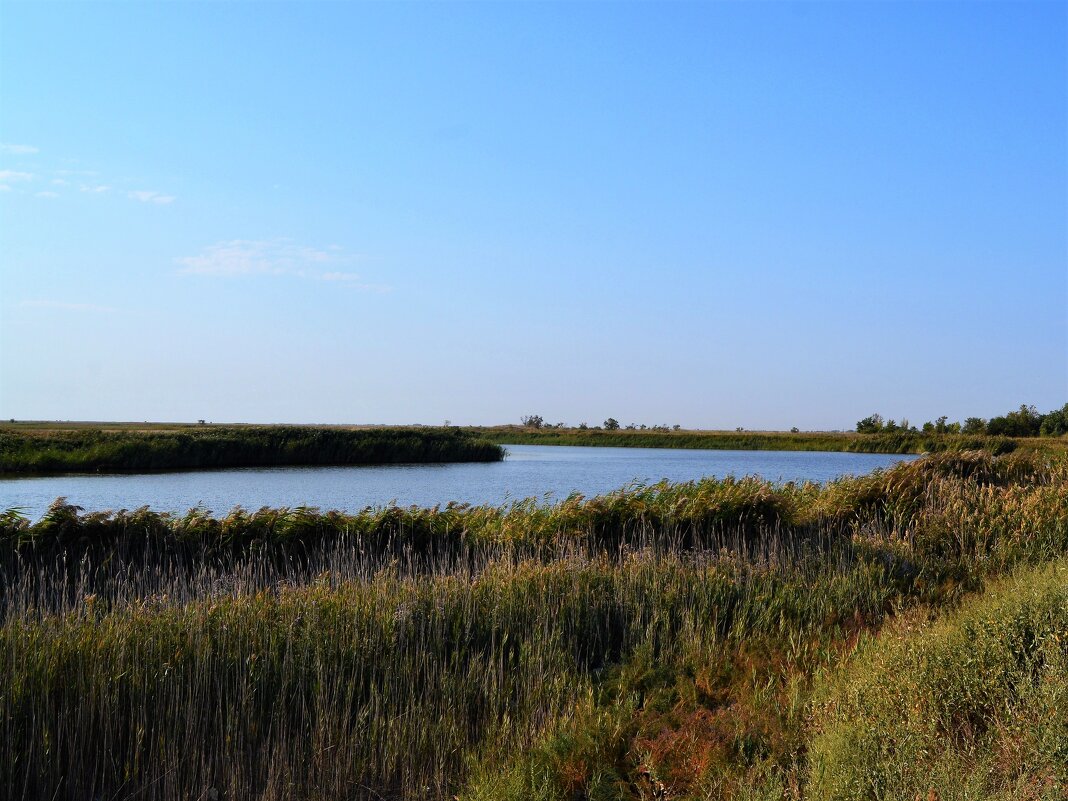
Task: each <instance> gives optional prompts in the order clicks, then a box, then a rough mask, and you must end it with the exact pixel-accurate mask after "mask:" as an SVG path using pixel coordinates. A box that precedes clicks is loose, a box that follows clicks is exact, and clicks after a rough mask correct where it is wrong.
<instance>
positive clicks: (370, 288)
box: [318, 272, 392, 292]
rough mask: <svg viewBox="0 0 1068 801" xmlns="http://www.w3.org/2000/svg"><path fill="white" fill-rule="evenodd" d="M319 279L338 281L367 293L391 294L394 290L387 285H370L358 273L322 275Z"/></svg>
mask: <svg viewBox="0 0 1068 801" xmlns="http://www.w3.org/2000/svg"><path fill="white" fill-rule="evenodd" d="M318 278H319V280H320V281H336V282H338V283H341V284H344V285H345V286H348V287H352V288H353V289H363V290H366V291H367V292H389V291H390V290H391V289H392V287H390V286H387V285H386V284H369V283H367V282H366V281H364V280H363V276H362V275H359V274H358V273H341V272H332V273H322V274H321V275H319V276H318Z"/></svg>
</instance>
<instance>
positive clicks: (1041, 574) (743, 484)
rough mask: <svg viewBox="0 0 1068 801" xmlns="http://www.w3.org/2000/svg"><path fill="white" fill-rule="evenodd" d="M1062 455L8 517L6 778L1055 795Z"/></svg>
mask: <svg viewBox="0 0 1068 801" xmlns="http://www.w3.org/2000/svg"><path fill="white" fill-rule="evenodd" d="M1066 554H1068V463H1066V461H1065V458H1064V456H1063V454H1060V455H1057V454H1044V453H1041V452H1037V451H1027V452H1017V453H1011V454H1008V455H1001V456H994V455H992V454H990V453H989V452H979V451H971V452H964V453H945V454H936V455H933V456H929V457H927V458H924V459H921V460H918V461H916V462H914V463H911V464H905V465H899V466H897V467H894V468H892V469H890V470H887V471H884V472H877V473H874V474H872V475H869V476H863V477H859V478H848V479H843V480H840V481H837V482H832V483H830V484H827V485H825V486H818V485H813V484H805V485H795V484H786V485H782V486H777V485H773V484H769V483H766V482H763V481H759V480H755V479H741V480H726V481H713V480H708V481H701V482H697V483H691V484H683V485H667V484H662V485H657V486H653V487H646V488H641V489H632V490H627V491H621V492H618V493H615V494H612V495H608V496H604V497H600V498H591V499H583V498H580V497H573V498H570V499H568V500H566V501H564V502H561V503H559V504H556V505H555V506H551V507H546V506H543V505H538V504H536V503H535V502H533V501H529V502H520V503H516V504H514V505H513V506H511V507H509V508H505V509H493V508H487V507H468V506H462V505H459V506H458V505H450V506H448V507H444V508H439V509H434V510H420V509H399V508H387V509H379V510H368V511H365V512H362V513H359V514H354V515H342V514H338V513H319V512H317V511H316V510H311V509H283V510H267V509H265V510H260V511H259V512H255V513H250V512H244V511H241V510H235V512H233V513H231V514H230V515H229V516H227V517H225V518H221V519H220V518H212V517H209V516H207V515H206V514H205V513H203V512H201V511H197V510H194V511H193V512H190V513H189V514H188V515H185V516H168V515H160V514H155V513H152V512H150V511H148V510H138V511H135V512H126V513H116V514H106V513H102V514H84V515H83V514H80V513H79V512H78V510H76V509H74V508H72V507H69V506H64V505H63V504H62V503H57V504H56V505H54V506H53V508H52V510H51V511H50V512H49V513H48V514H47V515H46V516H45V517H44V518H43V519H42V520H40V521H39V522H37V523H35V524H32V525H31V524H30V523H29V522H28V521H26V520H25V519H23V518H21V517H19V516H18V515H17V514H14V513H9V514H7V515H6V516H4V517H3V518H2V520H0V676H3V678H4V681H3V682H2V683H0V787H4V788H7V795H8V797H11V798H69V799H85V798H101V799H125V798H130V797H136V798H146V799H186V798H225V799H283V798H286V799H316V800H317V801H322V800H325V799H353V798H357V799H442V801H444V800H445V799H453V798H454V797H458V798H460V799H464V800H465V801H474V799H487V800H488V799H517V800H518V799H524V800H525V799H545V801H573V799H590V800H591V801H592V800H593V799H618V800H619V801H638V800H639V799H791V798H792V799H797V798H812V799H877V798H904V799H913V798H915V797H917V796H918V797H921V798H928V797H929V795H928V794H929V793H934V794H935V796H934V797H938V798H940V799H943V800H944V801H948V800H949V799H960V800H961V801H963V799H965V798H967V799H976V798H983V799H1003V798H1004V799H1008V798H1028V799H1030V798H1035V799H1038V798H1041V799H1054V798H1057V799H1060V798H1063V797H1064V795H1065V792H1066V790H1068V753H1066V751H1065V748H1066V746H1065V743H1068V737H1066V736H1065V735H1066V734H1068V703H1065V701H1066V698H1068V563H1066V561H1065V557H1066Z"/></svg>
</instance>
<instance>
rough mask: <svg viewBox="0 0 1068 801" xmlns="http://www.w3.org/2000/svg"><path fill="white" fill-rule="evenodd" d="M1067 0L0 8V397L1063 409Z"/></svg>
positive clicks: (689, 422) (476, 411)
mask: <svg viewBox="0 0 1068 801" xmlns="http://www.w3.org/2000/svg"><path fill="white" fill-rule="evenodd" d="M1066 9H1068V4H1065V3H1061V2H1055V3H1046V4H1043V3H1009V4H997V3H966V4H959V5H958V4H952V3H930V4H929V3H911V2H910V3H900V4H892V3H883V4H875V3H851V4H847V3H827V4H811V3H805V4H792V5H779V4H772V3H754V4H732V3H722V4H720V3H702V4H683V3H641V4H635V5H628V4H617V3H582V4H564V3H553V4H534V3H501V4H481V3H479V4H449V3H436V4H431V5H421V4H415V3H404V4H343V3H323V4H312V3H307V2H302V3H294V4H281V3H269V4H268V3H225V4H210V3H200V4H192V3H177V2H174V3H164V4H149V3H137V4H134V3H129V4H106V5H96V4H88V3H78V4H73V5H60V4H55V3H26V4H22V3H11V2H4V3H3V4H2V5H0V142H2V143H3V145H2V148H0V417H3V418H5V419H6V418H8V417H15V418H20V419H25V418H33V419H42V418H44V419H96V420H101V419H118V420H196V419H198V418H205V419H209V420H213V421H215V422H223V421H250V422H353V423H372V422H384V423H409V422H422V423H433V424H437V423H441V422H442V421H443V420H445V419H448V420H451V421H452V422H454V423H462V424H466V423H486V424H490V423H500V422H517V421H518V419H519V417H520V416H521V415H526V414H540V415H542V416H543V417H545V419H546V420H547V421H552V422H556V421H558V420H559V421H564V422H567V423H571V424H577V423H580V422H583V421H585V422H589V423H590V424H599V423H600V422H601V421H602V420H604V419H605V418H606V417H608V416H612V417H616V418H618V419H619V420H620V421H621V422H623V423H629V422H635V423H648V424H654V423H668V424H674V423H680V424H682V425H683V426H686V427H702V428H734V427H736V426H744V427H746V428H788V427H790V426H794V425H796V426H799V427H801V428H803V429H810V428H812V429H817V428H822V429H836V428H851V427H852V426H853V424H854V423H855V422H856V420H857V419H859V418H861V417H864V416H866V415H868V414H870V413H872V412H874V411H879V412H881V413H882V414H883V415H884V416H887V417H895V418H898V419H900V418H901V417H908V418H909V419H910V420H911V421H912V422H914V423H918V422H922V421H923V420H926V419H933V418H934V417H936V416H938V415H941V414H946V415H949V416H950V418H951V419H958V418H963V417H966V416H972V415H976V416H982V417H989V416H991V415H994V414H1000V413H1004V412H1006V411H1009V410H1010V409H1013V408H1015V407H1017V406H1018V405H1019V404H1020V403H1023V402H1026V403H1034V404H1036V405H1037V406H1038V407H1039V409H1040V410H1041V411H1048V410H1049V409H1051V408H1054V407H1059V406H1061V405H1063V404H1064V403H1065V401H1068V231H1066V229H1068V121H1066V105H1068V55H1066V51H1068V11H1066Z"/></svg>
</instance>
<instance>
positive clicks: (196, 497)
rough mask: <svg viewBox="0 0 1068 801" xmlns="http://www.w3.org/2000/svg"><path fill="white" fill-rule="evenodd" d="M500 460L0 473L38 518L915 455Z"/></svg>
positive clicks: (828, 472)
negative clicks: (72, 511)
mask: <svg viewBox="0 0 1068 801" xmlns="http://www.w3.org/2000/svg"><path fill="white" fill-rule="evenodd" d="M507 449H508V456H507V458H506V459H505V460H504V461H503V462H489V463H474V464H434V465H375V466H362V467H265V468H230V469H226V470H206V471H195V472H194V471H189V472H177V473H151V474H138V475H64V476H37V477H20V478H6V479H0V510H3V509H8V508H11V507H20V508H21V509H22V510H23V513H24V514H26V515H28V516H29V517H30V518H32V519H34V520H36V519H37V518H39V517H40V516H41V515H42V514H43V513H44V511H45V510H46V509H47V508H48V505H49V504H50V503H52V501H54V500H55V499H56V498H57V497H60V496H64V497H66V498H67V500H68V502H69V503H73V504H76V505H78V506H81V507H83V508H85V509H86V510H88V511H101V510H115V509H136V508H138V507H140V506H149V507H151V508H152V509H155V510H157V511H167V512H185V511H186V510H187V509H189V508H191V507H193V506H198V505H199V506H204V507H206V508H208V509H210V510H212V511H214V512H215V513H218V514H225V513H226V512H228V511H229V510H230V509H232V508H233V507H235V506H243V507H245V508H246V509H258V508H260V507H261V506H275V507H277V506H290V507H293V506H317V507H319V508H321V509H324V510H326V509H340V510H343V511H359V510H360V509H363V508H364V507H367V506H384V505H387V504H389V503H393V502H396V503H398V504H400V505H402V506H408V505H416V506H435V505H438V504H441V505H444V504H446V503H448V502H449V501H463V502H468V503H472V504H492V505H494V506H497V505H500V504H504V503H508V502H510V501H513V500H518V499H523V498H530V497H535V498H538V499H540V500H560V499H563V498H566V497H567V496H568V495H570V494H571V493H572V492H580V493H582V494H583V495H586V496H592V495H600V494H604V493H606V492H611V491H613V490H617V489H619V488H620V487H623V486H625V485H627V484H631V483H635V482H638V483H654V482H657V481H660V480H661V479H667V480H669V481H676V482H677V481H692V480H696V479H700V478H703V477H706V476H716V477H718V478H723V477H725V476H728V475H734V476H738V477H741V476H744V475H756V476H761V477H763V478H766V479H769V480H771V481H780V482H785V481H818V482H821V483H822V482H826V481H830V480H832V479H835V478H838V477H840V476H843V475H861V474H864V473H869V472H871V471H872V470H875V469H876V468H880V467H888V466H890V465H893V464H896V463H897V462H900V461H908V460H912V459H915V458H917V457H915V456H908V455H887V454H868V453H823V452H802V451H716V450H681V449H670V448H600V447H598V448H591V447H584V448H583V447H568V446H562V445H508V446H507Z"/></svg>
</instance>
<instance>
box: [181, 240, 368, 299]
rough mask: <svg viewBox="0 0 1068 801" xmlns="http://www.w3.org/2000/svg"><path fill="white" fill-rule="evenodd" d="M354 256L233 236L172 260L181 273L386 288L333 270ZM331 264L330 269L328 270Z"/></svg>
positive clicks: (334, 249)
mask: <svg viewBox="0 0 1068 801" xmlns="http://www.w3.org/2000/svg"><path fill="white" fill-rule="evenodd" d="M355 259H356V257H355V256H351V255H347V254H345V253H344V251H342V250H341V249H340V248H338V247H337V246H336V245H331V246H330V247H326V248H320V247H309V246H307V245H300V244H298V243H296V242H294V241H293V240H291V239H265V240H251V239H233V240H230V241H228V242H218V243H216V244H214V245H210V246H208V247H206V248H204V250H203V251H202V252H201V253H199V254H198V255H196V256H182V257H180V258H177V259H175V260H174V262H175V264H178V265H179V266H180V268H181V269H179V270H178V272H179V273H180V274H183V275H215V276H244V275H288V276H292V277H295V278H305V279H311V280H317V281H334V282H342V283H344V284H345V285H347V286H350V287H353V288H356V289H364V290H374V291H386V290H388V289H389V287H386V286H383V285H378V284H366V283H362V278H361V277H360V276H359V275H358V274H356V273H352V272H345V271H342V270H339V269H337V268H338V267H344V266H347V265H349V264H351V263H352V262H353V261H354V260H355ZM331 267H333V268H334V269H329V268H331Z"/></svg>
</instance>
